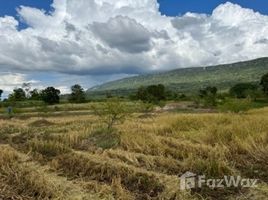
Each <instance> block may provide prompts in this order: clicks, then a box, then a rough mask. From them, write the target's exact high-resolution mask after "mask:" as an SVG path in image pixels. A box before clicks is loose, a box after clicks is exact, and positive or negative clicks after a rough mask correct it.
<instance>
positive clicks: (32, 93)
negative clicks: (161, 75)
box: [0, 73, 268, 107]
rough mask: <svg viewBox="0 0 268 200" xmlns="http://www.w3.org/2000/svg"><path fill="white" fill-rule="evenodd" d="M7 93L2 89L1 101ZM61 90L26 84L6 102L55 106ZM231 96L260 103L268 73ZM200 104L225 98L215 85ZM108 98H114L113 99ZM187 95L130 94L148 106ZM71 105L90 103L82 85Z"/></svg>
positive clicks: (267, 91)
mask: <svg viewBox="0 0 268 200" xmlns="http://www.w3.org/2000/svg"><path fill="white" fill-rule="evenodd" d="M2 94H3V90H2V89H0V99H1V95H2ZM60 95H61V91H60V90H58V89H56V88H54V87H47V88H45V89H43V90H38V89H33V90H32V89H31V84H29V83H24V84H23V85H22V87H20V88H15V89H14V90H13V92H12V93H11V94H10V95H9V96H8V99H6V100H4V101H8V102H17V101H25V100H32V101H43V102H45V103H46V104H49V105H53V104H58V103H59V102H60ZM228 95H229V96H230V97H233V98H238V99H239V98H251V99H252V100H256V99H257V98H259V97H261V96H268V73H267V74H265V75H263V76H262V77H261V79H260V82H259V84H253V83H238V84H236V85H234V86H232V87H231V88H230V90H229V92H228ZM197 97H198V101H199V102H200V101H201V102H202V103H203V104H204V105H205V106H208V107H213V106H216V105H217V102H218V100H219V99H223V98H224V97H223V94H219V93H218V89H217V88H216V87H214V86H208V87H205V88H203V89H200V90H199V92H198V95H197ZM107 98H111V97H110V96H109V97H107ZM185 98H186V95H185V94H180V95H178V94H177V93H175V92H172V91H170V90H168V89H167V88H166V87H165V86H164V85H162V84H158V85H150V86H147V87H144V86H142V87H140V88H138V90H137V91H136V92H135V94H133V95H130V99H132V100H141V101H143V102H146V103H151V104H159V103H160V102H162V101H165V100H178V99H185ZM68 101H69V102H70V103H84V102H86V92H85V90H84V89H83V88H82V86H80V85H78V84H75V85H73V86H72V87H71V94H69V95H68Z"/></svg>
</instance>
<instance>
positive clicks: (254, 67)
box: [88, 57, 268, 93]
mask: <svg viewBox="0 0 268 200" xmlns="http://www.w3.org/2000/svg"><path fill="white" fill-rule="evenodd" d="M265 73H268V58H267V57H265V58H258V59H254V60H250V61H244V62H237V63H232V64H224V65H216V66H207V67H195V68H193V67H192V68H182V69H175V70H171V71H167V72H162V73H157V74H147V75H139V76H134V77H130V78H124V79H120V80H116V81H112V82H108V83H105V84H102V85H99V86H96V87H94V88H91V89H89V90H88V92H89V93H92V92H99V93H100V92H102V93H103V92H105V91H106V92H108V91H113V92H115V93H116V92H118V93H120V92H119V91H125V92H127V91H128V90H135V89H137V88H138V87H140V86H147V85H152V84H160V83H161V84H164V85H165V86H167V87H168V88H170V89H172V90H174V91H178V92H186V93H187V92H192V91H197V90H199V89H200V88H202V87H205V86H209V85H212V86H217V87H218V88H219V89H221V90H225V89H228V88H229V87H230V86H232V85H234V84H236V83H239V82H258V81H259V80H260V77H261V76H262V75H263V74H265ZM125 92H124V93H125Z"/></svg>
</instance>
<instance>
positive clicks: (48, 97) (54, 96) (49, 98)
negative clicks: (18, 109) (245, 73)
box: [41, 87, 60, 105]
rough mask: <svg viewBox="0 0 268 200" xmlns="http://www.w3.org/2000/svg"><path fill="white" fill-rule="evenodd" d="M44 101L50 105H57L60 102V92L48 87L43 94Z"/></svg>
mask: <svg viewBox="0 0 268 200" xmlns="http://www.w3.org/2000/svg"><path fill="white" fill-rule="evenodd" d="M41 98H42V100H43V101H44V102H45V103H47V104H50V105H53V104H57V103H59V102H60V90H58V89H55V88H54V87H47V88H46V89H44V90H42V92H41Z"/></svg>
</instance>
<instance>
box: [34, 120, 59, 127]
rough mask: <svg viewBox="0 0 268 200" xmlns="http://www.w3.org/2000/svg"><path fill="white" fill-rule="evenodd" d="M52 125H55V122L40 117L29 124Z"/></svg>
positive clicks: (36, 125)
mask: <svg viewBox="0 0 268 200" xmlns="http://www.w3.org/2000/svg"><path fill="white" fill-rule="evenodd" d="M52 125H54V123H53V122H50V121H47V120H46V119H39V120H36V121H34V122H31V123H30V124H29V126H33V127H44V126H52Z"/></svg>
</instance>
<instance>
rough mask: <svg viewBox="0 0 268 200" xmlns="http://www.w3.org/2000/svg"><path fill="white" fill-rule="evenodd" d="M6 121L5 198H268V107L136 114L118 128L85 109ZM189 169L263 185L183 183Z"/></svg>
mask: <svg viewBox="0 0 268 200" xmlns="http://www.w3.org/2000/svg"><path fill="white" fill-rule="evenodd" d="M0 127H1V129H0V152H1V153H0V199H4V200H6V199H15V200H22V199H23V200H24V199H25V200H32V199H53V200H68V199H69V200H82V199H85V200H87V199H88V200H91V199H93V200H95V199H96V200H97V199H103V200H112V199H116V200H131V199H133V200H134V199H138V200H146V199H148V200H149V199H155V200H160V199H161V200H162V199H163V200H165V199H166V200H168V199H170V200H175V199H178V200H192V199H233V200H235V199H237V200H247V199H250V200H264V199H268V108H264V109H258V110H251V111H248V112H247V113H243V114H232V113H196V114H194V113H192V114H182V113H168V112H166V113H158V114H155V115H154V116H150V117H145V116H141V114H132V115H131V116H129V117H128V118H127V120H126V121H125V122H124V123H123V124H119V125H117V126H116V131H114V132H113V133H106V131H105V129H104V128H102V124H101V123H100V121H99V118H98V117H97V116H94V115H90V114H88V115H79V114H78V113H77V114H75V113H74V114H73V115H70V116H50V117H49V116H48V117H42V118H41V117H31V118H27V119H21V118H12V119H2V120H1V121H0ZM187 171H191V172H193V173H196V174H199V175H206V176H207V177H211V178H221V177H223V176H224V175H236V176H237V175H240V176H241V177H245V178H257V179H259V181H258V187H257V188H216V189H210V188H206V187H204V188H199V189H193V190H191V191H190V190H181V189H180V179H179V176H180V175H182V174H184V173H185V172H187Z"/></svg>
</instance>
